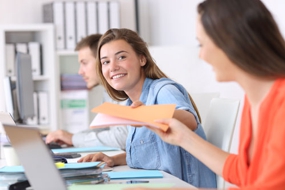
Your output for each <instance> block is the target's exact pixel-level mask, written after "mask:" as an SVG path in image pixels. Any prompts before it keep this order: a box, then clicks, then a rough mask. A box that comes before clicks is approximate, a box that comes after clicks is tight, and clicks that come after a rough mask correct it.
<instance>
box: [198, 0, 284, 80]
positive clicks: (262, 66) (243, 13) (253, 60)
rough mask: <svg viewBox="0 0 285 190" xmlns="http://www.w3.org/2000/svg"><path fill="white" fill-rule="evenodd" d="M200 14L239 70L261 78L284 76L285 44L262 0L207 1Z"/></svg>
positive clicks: (215, 39) (218, 43) (210, 35)
mask: <svg viewBox="0 0 285 190" xmlns="http://www.w3.org/2000/svg"><path fill="white" fill-rule="evenodd" d="M198 13H199V14H200V16H201V23H202V25H203V27H204V29H205V31H206V33H207V35H208V36H209V37H210V38H211V39H212V40H213V42H214V43H215V44H216V45H217V46H218V47H219V48H221V49H222V50H223V51H224V52H225V53H226V55H227V56H228V58H229V59H230V60H231V61H232V62H233V63H234V64H236V65H237V66H238V67H239V68H241V69H243V70H244V71H246V72H248V73H250V74H253V75H255V76H258V77H270V78H277V77H285V42H284V39H283V37H282V35H281V33H280V31H279V29H278V26H277V24H276V22H275V21H274V19H273V17H272V15H271V13H270V12H269V11H268V9H267V8H266V7H265V6H264V4H263V3H262V2H261V1H260V0H226V1H225V0H205V1H204V2H202V3H200V4H199V5H198Z"/></svg>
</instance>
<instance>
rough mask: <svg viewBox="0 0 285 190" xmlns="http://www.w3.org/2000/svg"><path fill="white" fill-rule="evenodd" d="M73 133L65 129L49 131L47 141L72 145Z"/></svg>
mask: <svg viewBox="0 0 285 190" xmlns="http://www.w3.org/2000/svg"><path fill="white" fill-rule="evenodd" d="M72 136H73V134H72V133H69V132H67V131H64V130H57V131H53V132H51V133H49V134H48V135H47V137H46V143H47V144H48V143H51V142H55V143H58V144H60V145H68V146H72V145H73V144H72Z"/></svg>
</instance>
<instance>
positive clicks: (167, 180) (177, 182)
mask: <svg viewBox="0 0 285 190" xmlns="http://www.w3.org/2000/svg"><path fill="white" fill-rule="evenodd" d="M123 152H124V151H107V152H103V153H104V154H106V155H108V156H114V155H117V154H120V153H123ZM80 154H81V155H82V156H85V155H87V154H88V153H80ZM78 159H79V158H75V159H68V162H69V163H74V162H77V160H78ZM2 166H5V160H3V159H1V160H0V167H2ZM127 170H128V171H129V170H141V169H132V168H130V167H129V166H127V165H125V166H115V167H113V172H118V171H127ZM162 174H163V178H154V179H147V180H148V181H149V182H150V183H172V184H175V187H184V188H186V187H188V188H195V187H193V186H192V185H190V184H188V183H186V182H184V181H182V180H180V179H179V178H177V177H175V176H173V175H170V174H168V173H166V172H164V171H162ZM126 181H128V180H111V181H110V184H116V183H120V182H126ZM2 189H3V190H4V189H5V190H7V188H1V187H0V190H2Z"/></svg>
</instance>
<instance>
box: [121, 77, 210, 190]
mask: <svg viewBox="0 0 285 190" xmlns="http://www.w3.org/2000/svg"><path fill="white" fill-rule="evenodd" d="M140 101H142V102H143V103H144V104H145V105H153V104H176V109H182V110H187V111H189V112H191V113H192V114H193V115H194V116H195V118H196V121H197V124H198V127H197V129H196V130H195V133H196V134H197V135H199V136H200V137H202V138H203V139H206V137H205V134H204V131H203V128H202V126H201V124H200V123H199V119H198V117H197V114H196V112H195V110H194V108H193V105H192V104H191V101H190V99H189V97H188V93H187V91H186V90H185V88H184V87H183V86H182V85H180V84H178V83H176V82H174V81H172V80H170V79H167V78H162V79H156V80H152V79H150V78H146V80H145V81H144V85H143V90H142V94H141V96H140ZM131 104H132V101H131V100H130V99H128V100H127V103H126V105H131ZM128 130H129V134H128V138H127V142H126V153H127V158H126V161H127V164H128V166H130V167H131V168H142V169H158V170H163V171H165V172H167V173H170V174H172V175H174V176H176V177H178V178H180V179H182V180H184V181H186V182H188V183H190V184H192V185H194V186H196V187H204V188H216V175H215V174H214V173H213V172H212V171H211V170H210V169H209V168H207V167H206V166H205V165H204V164H202V163H201V162H200V161H199V160H197V159H196V158H195V157H194V156H192V155H191V154H189V153H188V152H187V151H185V150H184V149H183V148H181V147H178V146H174V145H170V144H168V143H165V142H164V141H162V140H161V139H160V137H159V136H158V135H156V134H155V133H153V132H152V131H151V130H149V129H147V128H146V127H139V128H137V127H131V126H128Z"/></svg>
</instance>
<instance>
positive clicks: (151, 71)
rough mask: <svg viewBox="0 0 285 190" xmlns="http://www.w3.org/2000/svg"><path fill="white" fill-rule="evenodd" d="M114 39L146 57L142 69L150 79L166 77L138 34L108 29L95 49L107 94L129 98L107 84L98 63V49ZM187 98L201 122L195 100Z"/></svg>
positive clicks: (99, 71)
mask: <svg viewBox="0 0 285 190" xmlns="http://www.w3.org/2000/svg"><path fill="white" fill-rule="evenodd" d="M114 40H124V41H126V42H127V43H128V44H130V46H131V47H132V48H133V50H134V51H135V52H136V54H137V55H142V56H144V57H145V59H146V64H145V65H144V66H143V67H142V69H143V70H144V73H145V76H146V77H148V78H151V79H159V78H168V77H167V76H166V74H164V73H163V72H162V71H161V70H160V69H159V67H158V66H157V65H156V63H155V62H154V60H153V58H152V57H151V55H150V53H149V50H148V48H147V44H146V43H145V42H144V41H143V40H142V38H140V36H139V35H138V34H137V33H136V32H134V31H132V30H129V29H124V28H121V29H109V30H108V31H107V32H106V33H105V34H104V35H103V36H102V37H101V39H100V41H99V44H98V49H97V56H96V57H97V58H98V59H96V62H97V63H96V68H97V73H98V76H99V77H100V80H101V83H102V85H103V86H104V87H105V89H106V90H107V92H108V94H109V95H110V97H111V98H113V99H115V100H118V101H123V100H126V99H127V98H129V97H128V96H127V94H126V93H125V92H124V91H117V90H115V89H114V88H113V87H112V86H110V85H109V84H108V82H107V81H106V79H105V78H104V76H103V73H102V64H101V63H100V57H101V56H100V50H101V48H102V46H103V45H104V44H106V43H109V42H111V41H114ZM189 98H190V100H191V103H192V104H193V107H194V109H195V111H196V113H197V115H198V118H199V120H200V122H201V118H200V114H199V111H198V109H197V106H196V105H195V102H194V101H193V99H192V97H191V96H190V94H189Z"/></svg>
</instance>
